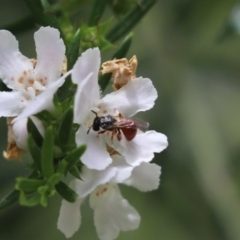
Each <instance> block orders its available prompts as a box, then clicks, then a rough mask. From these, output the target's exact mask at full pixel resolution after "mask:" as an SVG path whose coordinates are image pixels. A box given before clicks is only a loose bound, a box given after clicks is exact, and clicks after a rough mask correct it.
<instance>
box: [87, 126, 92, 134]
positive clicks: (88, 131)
mask: <svg viewBox="0 0 240 240" xmlns="http://www.w3.org/2000/svg"><path fill="white" fill-rule="evenodd" d="M91 128H92V126H91V127H90V128H89V129H88V131H87V134H89V132H90V130H91Z"/></svg>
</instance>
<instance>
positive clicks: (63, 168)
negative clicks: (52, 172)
mask: <svg viewBox="0 0 240 240" xmlns="http://www.w3.org/2000/svg"><path fill="white" fill-rule="evenodd" d="M67 165H68V163H67V162H66V160H65V159H63V160H61V162H60V163H59V164H58V167H57V171H56V172H57V173H60V174H64V173H65V172H66V169H67Z"/></svg>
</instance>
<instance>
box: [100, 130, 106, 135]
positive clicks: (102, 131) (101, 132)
mask: <svg viewBox="0 0 240 240" xmlns="http://www.w3.org/2000/svg"><path fill="white" fill-rule="evenodd" d="M105 132H106V130H101V131H99V132H98V135H99V134H103V133H105Z"/></svg>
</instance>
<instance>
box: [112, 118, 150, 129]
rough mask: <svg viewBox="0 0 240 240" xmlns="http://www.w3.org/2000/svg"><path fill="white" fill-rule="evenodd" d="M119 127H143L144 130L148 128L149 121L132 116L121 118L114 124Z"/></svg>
mask: <svg viewBox="0 0 240 240" xmlns="http://www.w3.org/2000/svg"><path fill="white" fill-rule="evenodd" d="M114 126H115V127H118V128H131V129H137V128H139V129H141V130H143V131H145V130H147V129H148V127H149V123H147V122H144V121H143V120H141V119H135V118H134V119H131V118H119V120H118V121H117V122H116V123H115V124H114Z"/></svg>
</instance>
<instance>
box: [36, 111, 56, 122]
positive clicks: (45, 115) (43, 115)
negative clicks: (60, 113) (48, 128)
mask: <svg viewBox="0 0 240 240" xmlns="http://www.w3.org/2000/svg"><path fill="white" fill-rule="evenodd" d="M36 116H37V117H38V118H39V119H40V120H42V121H45V122H47V123H50V122H54V121H55V120H56V119H55V117H54V116H53V115H52V114H51V113H50V112H49V111H47V110H43V111H41V112H40V113H38V114H36Z"/></svg>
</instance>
